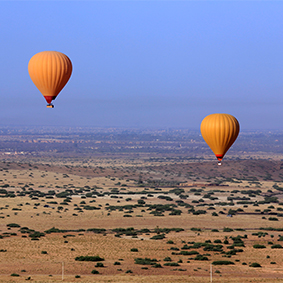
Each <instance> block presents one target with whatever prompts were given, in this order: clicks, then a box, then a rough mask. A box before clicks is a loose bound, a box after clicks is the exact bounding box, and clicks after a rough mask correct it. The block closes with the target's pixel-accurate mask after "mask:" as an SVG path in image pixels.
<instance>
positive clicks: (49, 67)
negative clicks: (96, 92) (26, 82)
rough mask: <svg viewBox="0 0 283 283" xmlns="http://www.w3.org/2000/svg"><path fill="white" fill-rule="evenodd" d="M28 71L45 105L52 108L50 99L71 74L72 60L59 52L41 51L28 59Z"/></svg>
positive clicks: (57, 92)
mask: <svg viewBox="0 0 283 283" xmlns="http://www.w3.org/2000/svg"><path fill="white" fill-rule="evenodd" d="M28 72H29V75H30V77H31V79H32V81H33V83H34V84H35V85H36V87H37V88H38V89H39V91H40V92H41V93H42V94H43V96H44V98H45V99H46V101H47V103H48V105H47V107H48V108H53V107H54V106H53V105H52V104H51V101H52V100H54V99H55V98H56V97H57V95H58V94H59V92H60V91H61V90H62V89H63V87H64V86H65V85H66V83H67V82H68V80H69V78H70V76H71V74H72V62H71V60H70V59H69V57H68V56H66V55H65V54H63V53H61V52H57V51H43V52H39V53H37V54H35V55H34V56H33V57H32V58H31V59H30V61H29V64H28Z"/></svg>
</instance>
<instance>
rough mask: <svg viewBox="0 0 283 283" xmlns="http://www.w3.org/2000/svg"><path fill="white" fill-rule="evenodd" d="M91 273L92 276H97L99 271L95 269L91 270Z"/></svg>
mask: <svg viewBox="0 0 283 283" xmlns="http://www.w3.org/2000/svg"><path fill="white" fill-rule="evenodd" d="M91 273H92V274H99V271H97V270H96V269H93V270H92V271H91Z"/></svg>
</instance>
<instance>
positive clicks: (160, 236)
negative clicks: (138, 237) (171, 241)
mask: <svg viewBox="0 0 283 283" xmlns="http://www.w3.org/2000/svg"><path fill="white" fill-rule="evenodd" d="M164 238H165V234H157V235H154V236H152V237H151V238H150V239H151V240H162V239H164Z"/></svg>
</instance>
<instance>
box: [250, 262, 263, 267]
mask: <svg viewBox="0 0 283 283" xmlns="http://www.w3.org/2000/svg"><path fill="white" fill-rule="evenodd" d="M250 267H261V265H260V264H259V263H257V262H253V263H251V264H250Z"/></svg>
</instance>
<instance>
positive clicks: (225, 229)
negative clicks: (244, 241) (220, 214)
mask: <svg viewBox="0 0 283 283" xmlns="http://www.w3.org/2000/svg"><path fill="white" fill-rule="evenodd" d="M233 231H234V230H233V229H232V228H228V227H224V228H223V232H233Z"/></svg>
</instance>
